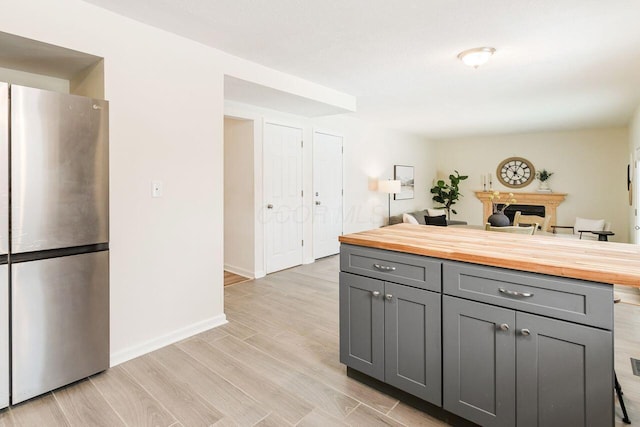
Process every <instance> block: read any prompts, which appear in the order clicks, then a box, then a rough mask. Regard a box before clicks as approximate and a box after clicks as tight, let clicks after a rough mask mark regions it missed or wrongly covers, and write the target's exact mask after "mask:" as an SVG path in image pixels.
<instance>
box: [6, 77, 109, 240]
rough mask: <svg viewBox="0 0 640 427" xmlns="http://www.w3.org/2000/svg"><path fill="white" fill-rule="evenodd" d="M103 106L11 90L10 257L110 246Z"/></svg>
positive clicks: (82, 99)
mask: <svg viewBox="0 0 640 427" xmlns="http://www.w3.org/2000/svg"><path fill="white" fill-rule="evenodd" d="M108 108H109V105H108V103H107V102H106V101H102V100H95V99H91V98H85V97H81V96H74V95H66V94H60V93H55V92H49V91H44V90H40V89H33V88H27V87H22V86H16V85H12V86H11V180H12V181H11V193H12V196H11V197H12V198H11V203H12V209H11V218H12V224H11V231H12V235H11V252H12V253H20V252H32V251H39V250H45V249H58V248H65V247H70V246H83V245H91V244H95V243H105V242H108V240H109V196H108V195H109V160H108V158H109V152H108Z"/></svg>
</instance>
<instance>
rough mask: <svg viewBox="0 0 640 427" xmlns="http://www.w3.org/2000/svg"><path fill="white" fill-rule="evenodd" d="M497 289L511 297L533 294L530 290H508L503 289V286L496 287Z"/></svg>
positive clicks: (526, 296) (525, 296)
mask: <svg viewBox="0 0 640 427" xmlns="http://www.w3.org/2000/svg"><path fill="white" fill-rule="evenodd" d="M498 290H499V291H500V292H502V293H503V294H507V295H509V296H512V297H523V298H528V297H532V296H533V294H532V293H530V292H516V291H510V290H509V289H505V288H498Z"/></svg>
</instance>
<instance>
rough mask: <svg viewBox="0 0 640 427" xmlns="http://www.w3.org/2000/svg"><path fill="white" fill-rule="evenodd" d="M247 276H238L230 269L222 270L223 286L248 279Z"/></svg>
mask: <svg viewBox="0 0 640 427" xmlns="http://www.w3.org/2000/svg"><path fill="white" fill-rule="evenodd" d="M249 280H251V279H249V278H248V277H244V276H240V275H239V274H235V273H232V272H230V271H226V270H225V271H224V286H231V285H237V284H238V283H242V282H246V281H249Z"/></svg>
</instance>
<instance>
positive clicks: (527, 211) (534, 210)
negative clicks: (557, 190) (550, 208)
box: [498, 203, 545, 224]
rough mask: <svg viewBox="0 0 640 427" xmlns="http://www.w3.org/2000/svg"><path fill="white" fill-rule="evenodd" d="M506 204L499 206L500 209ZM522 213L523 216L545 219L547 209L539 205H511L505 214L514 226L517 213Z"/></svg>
mask: <svg viewBox="0 0 640 427" xmlns="http://www.w3.org/2000/svg"><path fill="white" fill-rule="evenodd" d="M503 206H504V203H499V204H498V209H502V208H503ZM517 211H520V212H521V213H522V215H537V216H541V217H543V218H544V217H545V208H544V206H539V205H509V206H507V208H506V209H505V210H504V214H505V215H506V216H507V218H509V221H510V222H511V224H513V218H514V217H515V216H516V212H517Z"/></svg>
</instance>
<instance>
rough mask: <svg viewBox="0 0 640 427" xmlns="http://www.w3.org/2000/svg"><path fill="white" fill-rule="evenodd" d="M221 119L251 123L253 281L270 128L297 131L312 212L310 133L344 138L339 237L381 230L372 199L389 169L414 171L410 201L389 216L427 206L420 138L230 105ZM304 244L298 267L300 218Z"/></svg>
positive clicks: (428, 159) (426, 157)
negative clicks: (281, 126) (266, 136)
mask: <svg viewBox="0 0 640 427" xmlns="http://www.w3.org/2000/svg"><path fill="white" fill-rule="evenodd" d="M225 114H226V115H227V116H233V117H239V118H245V119H251V120H253V121H254V123H255V135H254V137H255V140H256V142H257V143H256V146H255V151H254V154H255V166H256V171H255V177H256V182H255V194H256V198H255V200H256V202H255V204H256V206H257V209H256V211H257V212H256V217H255V225H256V229H255V233H256V246H255V249H256V253H255V256H256V258H255V259H256V276H257V277H261V276H262V275H264V251H263V247H264V224H263V222H262V221H261V217H260V215H261V207H262V206H263V205H264V201H263V200H262V169H261V159H262V128H263V125H264V123H265V122H274V123H280V124H284V125H289V126H294V127H299V128H302V129H303V135H304V140H305V144H304V148H303V186H304V198H303V205H304V207H305V208H306V209H305V210H306V211H308V212H312V204H313V197H312V194H313V169H312V168H313V158H312V140H313V137H312V135H313V131H314V130H318V131H322V132H327V133H331V134H334V135H340V136H343V137H344V159H343V161H344V165H343V176H344V233H354V232H357V231H362V230H369V229H371V228H376V227H379V226H381V225H383V224H384V223H385V221H386V217H387V196H386V194H382V193H378V192H377V191H376V189H375V185H372V183H376V182H377V180H378V179H387V178H392V177H393V165H395V164H402V165H412V166H415V179H416V182H415V198H414V199H412V200H401V201H394V200H392V201H391V214H392V215H393V214H397V213H400V212H408V211H413V210H417V209H419V208H425V207H427V206H431V198H430V196H429V194H428V191H429V188H430V186H431V181H432V179H433V177H434V176H435V171H436V169H435V157H434V156H433V155H432V152H433V151H434V147H433V144H432V143H430V142H428V141H425V140H424V139H423V138H420V137H416V136H412V135H408V134H403V133H400V132H394V131H390V130H385V129H382V128H380V127H378V126H376V125H374V124H371V123H367V122H363V121H361V120H358V119H355V118H353V117H348V116H331V117H323V118H306V117H300V116H295V115H291V114H285V113H281V112H278V111H273V110H268V109H264V108H259V107H255V106H250V105H244V104H239V103H236V102H226V103H225ZM303 238H304V241H305V245H304V254H303V262H304V263H310V262H313V260H314V256H313V223H312V217H311V216H306V217H305V222H304V225H303Z"/></svg>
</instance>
